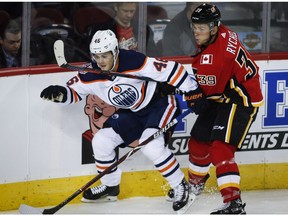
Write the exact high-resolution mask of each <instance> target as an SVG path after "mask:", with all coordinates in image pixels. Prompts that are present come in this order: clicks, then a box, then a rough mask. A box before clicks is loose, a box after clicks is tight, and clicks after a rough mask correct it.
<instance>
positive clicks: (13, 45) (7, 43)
mask: <svg viewBox="0 0 288 216" xmlns="http://www.w3.org/2000/svg"><path fill="white" fill-rule="evenodd" d="M0 43H1V46H2V48H3V49H4V50H5V51H6V52H7V53H9V54H10V55H12V56H16V55H17V54H18V52H19V48H20V46H21V32H19V33H18V34H12V33H9V32H7V33H6V34H5V38H4V39H1V40H0Z"/></svg>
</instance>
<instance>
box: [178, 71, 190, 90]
mask: <svg viewBox="0 0 288 216" xmlns="http://www.w3.org/2000/svg"><path fill="white" fill-rule="evenodd" d="M188 76H189V75H188V73H185V74H184V76H183V77H182V78H181V80H180V81H179V82H178V83H177V85H175V87H176V88H179V87H180V86H181V85H182V84H183V83H184V82H185V80H186V79H187V77H188Z"/></svg>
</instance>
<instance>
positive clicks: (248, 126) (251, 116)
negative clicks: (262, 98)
mask: <svg viewBox="0 0 288 216" xmlns="http://www.w3.org/2000/svg"><path fill="white" fill-rule="evenodd" d="M257 110H258V108H257V107H255V108H254V111H253V113H252V114H251V115H250V119H249V122H248V124H247V126H246V128H245V132H244V134H243V136H242V138H241V140H240V142H239V143H238V145H237V147H238V148H241V146H242V144H243V140H244V138H245V137H246V135H247V133H248V130H249V128H250V125H251V124H252V121H253V117H254V116H255V115H256V113H257Z"/></svg>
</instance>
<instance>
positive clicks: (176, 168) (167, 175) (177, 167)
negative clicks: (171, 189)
mask: <svg viewBox="0 0 288 216" xmlns="http://www.w3.org/2000/svg"><path fill="white" fill-rule="evenodd" d="M179 167H180V165H179V163H177V166H175V167H174V169H173V170H171V172H169V173H167V174H165V175H163V176H164V177H165V178H167V177H169V176H170V175H172V174H173V173H174V172H175V171H176V170H178V169H179Z"/></svg>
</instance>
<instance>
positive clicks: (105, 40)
mask: <svg viewBox="0 0 288 216" xmlns="http://www.w3.org/2000/svg"><path fill="white" fill-rule="evenodd" d="M109 51H111V52H112V54H113V58H114V63H113V67H112V68H111V70H112V69H113V68H114V67H115V65H116V61H117V57H118V54H119V46H118V40H117V38H116V35H115V34H114V32H113V31H111V30H109V29H108V30H99V31H97V32H96V33H95V34H94V35H93V38H92V40H91V43H90V53H91V58H92V61H95V62H96V60H95V58H94V56H93V54H99V53H105V52H109Z"/></svg>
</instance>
